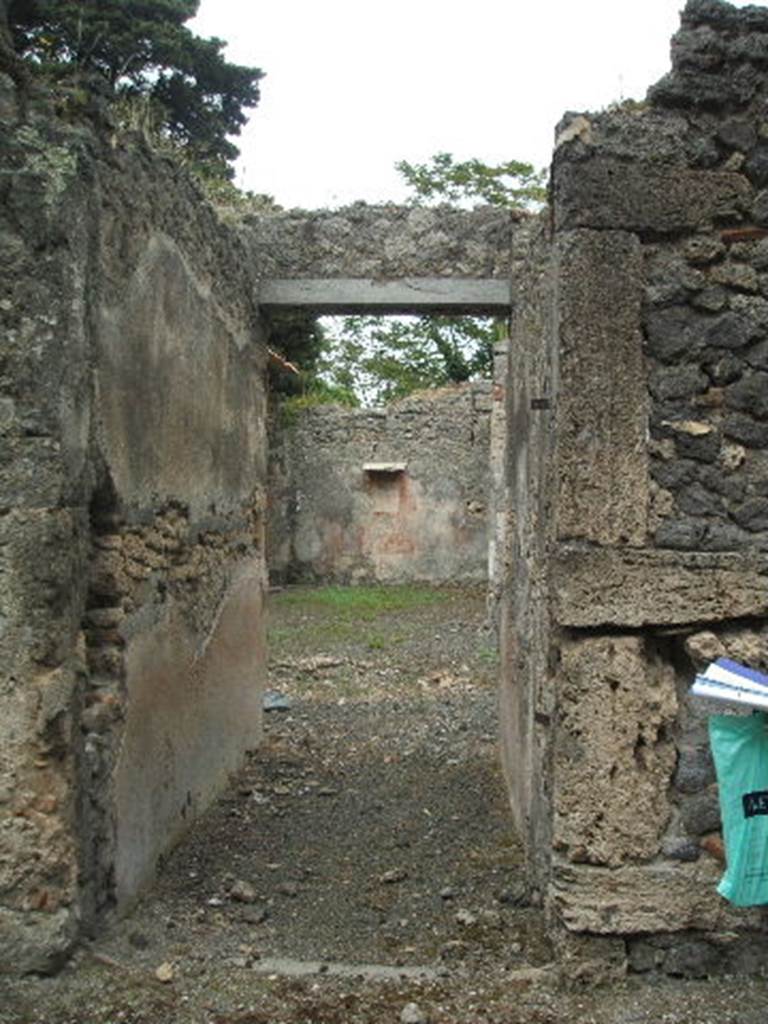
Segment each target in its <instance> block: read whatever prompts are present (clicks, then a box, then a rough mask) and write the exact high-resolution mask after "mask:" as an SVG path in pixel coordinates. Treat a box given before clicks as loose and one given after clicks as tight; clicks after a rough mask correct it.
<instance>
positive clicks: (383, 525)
mask: <svg viewBox="0 0 768 1024" xmlns="http://www.w3.org/2000/svg"><path fill="white" fill-rule="evenodd" d="M491 403H492V395H491V385H490V382H477V383H475V384H467V385H461V386H456V387H448V388H442V389H439V390H437V391H425V392H421V393H419V394H415V395H412V396H410V397H408V398H406V399H402V400H401V401H399V402H396V403H394V404H391V405H389V406H386V407H384V408H381V409H360V410H357V409H344V408H341V407H339V406H316V407H314V408H310V409H306V410H304V411H302V412H300V413H299V414H298V415H297V416H295V417H293V416H292V417H291V418H290V419H289V420H287V421H286V419H285V417H284V416H283V418H282V419H281V417H280V413H279V410H278V413H277V415H276V416H275V419H274V422H273V425H272V428H271V440H272V445H271V467H270V498H269V504H270V512H269V529H268V561H269V567H270V574H271V577H272V579H273V580H274V581H276V582H280V581H283V582H284V581H289V582H295V581H299V580H303V581H313V580H316V581H320V580H322V581H336V582H348V583H357V582H380V583H403V582H412V581H422V582H432V583H467V582H474V583H481V582H484V581H485V580H486V578H487V572H488V569H487V547H488V514H489V513H488V503H489V497H490V493H489V492H490V477H489V458H490V413H491Z"/></svg>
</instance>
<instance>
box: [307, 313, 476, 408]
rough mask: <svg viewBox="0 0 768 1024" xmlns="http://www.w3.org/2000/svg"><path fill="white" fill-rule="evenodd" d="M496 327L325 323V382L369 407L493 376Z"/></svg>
mask: <svg viewBox="0 0 768 1024" xmlns="http://www.w3.org/2000/svg"><path fill="white" fill-rule="evenodd" d="M495 339H496V330H495V328H494V322H493V321H492V320H490V319H488V318H486V317H471V316H460V317H445V316H419V317H381V316H349V317H344V318H342V319H336V318H334V319H333V320H332V321H326V322H325V324H324V329H323V341H324V352H323V354H322V355H321V357H320V358H319V359H318V361H317V364H316V365H317V372H318V374H319V375H320V377H321V379H323V380H326V381H328V382H329V383H331V384H332V385H334V386H339V387H344V388H346V389H347V390H350V389H351V390H352V391H353V392H354V393H355V394H357V395H359V396H360V397H361V398H362V399H363V400H364V401H366V402H369V403H380V402H390V401H393V400H395V399H397V398H403V397H404V396H405V395H408V394H410V393H411V392H412V391H418V390H422V389H425V388H436V387H442V386H443V385H446V384H452V383H460V382H462V381H466V380H470V379H471V378H473V377H486V376H489V375H490V372H491V368H492V365H493V344H494V341H495Z"/></svg>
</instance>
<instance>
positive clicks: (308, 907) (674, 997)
mask: <svg viewBox="0 0 768 1024" xmlns="http://www.w3.org/2000/svg"><path fill="white" fill-rule="evenodd" d="M406 603H407V605H408V607H407V609H406V610H403V609H402V608H401V609H397V608H393V609H390V610H387V609H384V610H379V609H377V608H376V607H375V606H373V607H371V608H363V609H362V612H360V611H359V610H358V611H354V610H350V609H348V608H347V609H345V607H344V606H342V607H341V608H338V607H332V606H327V605H322V604H318V603H317V601H316V594H315V593H314V592H312V591H300V590H292V591H290V592H286V593H284V594H277V595H275V596H274V597H273V599H272V602H271V627H270V636H271V652H272V653H271V664H270V683H269V685H270V689H271V691H272V694H273V698H274V700H273V702H274V703H276V704H278V705H284V704H286V703H287V704H288V705H289V707H288V708H287V709H282V710H277V709H276V710H272V711H269V712H268V713H267V714H266V736H265V742H264V745H263V747H262V748H261V749H260V750H259V751H258V752H257V753H256V754H254V755H252V756H251V757H250V758H249V760H248V763H247V765H246V767H245V768H244V770H243V772H242V773H241V774H240V776H239V777H238V778H237V779H235V780H233V782H232V785H231V787H230V788H229V790H228V791H227V793H226V794H224V796H223V797H222V799H221V800H220V801H219V802H218V803H217V805H216V806H215V807H214V808H212V810H211V811H210V813H209V814H208V815H206V816H205V817H204V818H203V819H202V820H201V821H199V822H198V823H197V824H196V825H195V826H194V828H193V829H192V831H191V833H190V834H189V835H188V837H187V838H186V839H185V841H184V842H183V843H182V844H181V845H180V846H179V847H178V848H177V850H176V851H175V852H174V853H173V854H172V855H171V856H170V857H169V858H168V860H167V862H166V863H165V865H164V866H163V868H162V870H161V872H160V874H159V877H158V881H157V884H156V886H155V887H154V889H153V890H152V892H151V893H150V894H148V896H147V897H146V898H145V899H144V900H143V901H142V903H141V904H140V905H139V906H138V907H137V908H136V910H135V912H134V913H133V914H132V915H131V916H130V917H129V918H127V919H125V920H123V921H121V922H118V923H116V924H115V925H113V927H112V928H111V929H110V930H109V931H108V933H107V934H106V935H104V936H101V937H100V938H99V940H98V941H97V942H94V943H93V944H92V945H91V946H89V947H87V948H85V949H83V951H82V952H81V953H79V954H78V956H77V957H76V959H75V961H74V964H73V966H72V967H71V968H70V969H68V970H67V971H65V972H64V973H63V974H62V975H61V976H60V977H59V978H56V979H30V980H27V981H25V982H23V983H21V984H15V985H11V986H9V987H8V992H7V993H6V997H5V999H4V1000H3V999H0V1022H2V1024H6V1022H9V1024H11V1022H12V1024H21V1022H24V1024H42V1022H45V1024H75V1022H77V1024H91V1022H93V1024H119V1022H125V1024H164V1022H178V1024H302V1022H307V1024H326V1022H327V1024H333V1022H339V1024H341V1022H349V1024H354V1022H358V1021H359V1022H371V1024H373V1022H384V1021H392V1022H395V1024H397V1022H401V1021H402V1022H406V1024H407V1022H408V1021H410V1022H411V1024H424V1022H425V1021H429V1022H431V1024H439V1022H444V1024H453V1022H471V1021H478V1022H479V1021H491V1022H498V1024H516V1022H518V1021H520V1022H522V1021H526V1022H530V1024H550V1022H555V1021H560V1020H563V1021H565V1020H567V1021H584V1022H585V1024H586V1022H588V1021H591V1022H594V1024H635V1022H643V1021H648V1022H650V1021H654V1022H662V1021H674V1022H680V1024H684V1022H687V1021H691V1022H692V1024H693V1022H694V1021H695V1022H696V1024H706V1022H708V1021H715V1020H716V1021H717V1022H718V1024H728V1022H734V1024H735V1022H737V1021H738V1022H740V1024H751V1022H752V1021H755V1022H757V1021H758V1020H759V1021H761V1022H763V1021H764V1020H765V1017H766V1011H767V1009H768V998H766V993H765V988H764V982H763V981H761V980H760V979H746V980H745V979H740V980H736V981H728V980H725V981H723V980H721V981H718V982H717V983H714V982H713V983H703V982H697V983H684V982H682V981H681V982H665V983H659V984H657V985H649V984H643V983H642V982H637V981H633V982H628V983H626V984H624V985H622V986H618V987H616V988H615V989H612V990H611V991H610V992H607V991H605V990H603V991H601V992H584V993H567V992H560V991H558V989H557V987H556V984H555V976H556V975H555V970H554V968H553V966H552V956H553V954H552V951H551V949H550V948H549V946H548V943H547V940H546V936H545V933H544V927H543V921H542V914H541V911H540V910H539V909H538V908H537V907H536V906H532V905H531V903H530V899H529V895H530V894H529V893H528V892H527V890H526V886H525V881H524V874H523V871H522V852H521V849H520V846H519V844H518V842H517V840H516V837H515V835H514V832H513V830H512V826H511V821H510V817H509V813H508V810H507V806H506V799H505V796H504V792H503V789H502V784H501V778H500V771H499V767H498V762H497V744H496V731H497V722H496V695H495V675H496V658H495V653H494V648H493V644H492V642H491V639H490V637H489V635H488V633H487V632H486V630H485V629H484V626H483V621H484V599H483V595H482V594H481V593H479V592H476V591H459V590H455V591H449V592H443V593H442V594H437V595H436V594H431V595H430V594H421V595H419V594H418V593H416V594H411V595H410V596H407V600H406ZM0 984H1V983H0Z"/></svg>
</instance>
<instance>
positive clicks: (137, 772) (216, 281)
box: [0, 76, 266, 973]
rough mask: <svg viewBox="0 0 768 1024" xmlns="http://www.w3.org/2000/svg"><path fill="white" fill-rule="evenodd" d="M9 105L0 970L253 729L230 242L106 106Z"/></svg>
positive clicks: (84, 919)
mask: <svg viewBox="0 0 768 1024" xmlns="http://www.w3.org/2000/svg"><path fill="white" fill-rule="evenodd" d="M19 113H20V111H19V107H18V103H17V97H16V94H15V92H14V90H13V88H12V86H11V84H10V82H9V81H8V80H7V79H5V78H2V76H0V118H1V119H2V124H0V166H1V167H2V182H3V184H2V187H1V188H0V263H1V264H2V270H1V272H0V321H1V323H2V360H1V361H0V367H1V369H0V432H1V433H2V447H1V448H0V451H1V453H2V454H1V455H0V571H1V572H2V587H1V588H0V708H1V713H0V973H2V972H6V971H21V972H24V971H31V970H37V971H45V970H51V969H54V968H56V967H57V966H59V965H60V964H61V963H62V962H63V960H64V958H65V957H66V955H67V953H68V951H69V950H70V948H71V946H72V944H73V942H74V941H75V940H76V939H77V938H78V936H80V935H82V934H83V932H84V931H85V932H87V931H88V930H89V929H91V928H94V927H97V926H98V924H99V922H100V921H101V920H102V919H103V917H104V915H105V914H106V913H108V912H110V911H111V910H113V909H115V908H118V909H119V908H122V907H125V906H127V905H128V904H129V903H130V901H131V899H132V898H133V897H134V896H135V895H136V893H137V892H138V891H139V890H140V889H141V887H142V886H144V885H145V884H146V883H147V882H148V881H149V880H150V879H151V877H152V874H153V872H154V868H155V865H156V862H157V858H158V856H159V854H160V853H162V852H163V851H164V850H166V849H167V848H168V846H169V844H170V843H172V842H173V841H174V840H175V839H176V838H177V837H178V836H179V835H180V834H181V833H182V831H183V829H184V828H185V827H186V825H188V824H189V823H190V822H191V821H192V820H193V818H194V816H195V815H196V814H197V813H199V811H200V810H201V809H202V808H204V807H205V806H206V804H207V803H208V802H209V801H210V799H211V798H212V797H213V795H215V793H216V792H218V790H219V789H220V788H221V786H222V785H223V784H224V782H225V781H226V778H227V773H228V772H230V771H231V770H233V769H235V768H236V767H237V766H238V765H239V763H240V760H241V758H242V756H243V753H244V752H245V750H247V749H248V748H250V747H252V746H254V745H255V744H256V742H257V741H258V738H259V734H260V688H261V686H262V677H263V657H264V650H263V647H264V645H263V635H262V634H263V630H262V616H261V602H262V593H263V586H264V557H263V523H262V519H263V507H264V493H263V492H264V483H265V475H266V472H265V436H264V422H265V416H264V386H263V376H264V374H263V371H264V361H265V349H264V346H263V345H262V343H261V342H260V327H259V321H258V314H257V310H256V307H255V306H254V304H253V301H252V299H251V292H252V289H251V287H250V286H249V282H248V280H247V279H246V277H245V276H244V273H243V269H242V268H243V267H244V266H245V265H246V263H247V261H246V259H245V257H244V253H243V250H242V249H241V248H240V247H239V243H238V242H237V241H236V240H235V239H234V238H233V237H232V236H231V235H229V234H228V233H226V232H225V231H223V230H222V228H221V227H220V226H219V224H218V223H217V221H216V218H215V216H214V215H213V212H212V211H211V210H210V208H208V207H207V206H206V205H205V204H204V203H203V202H202V201H201V199H200V197H199V196H198V194H197V193H196V191H195V190H194V188H193V186H192V185H191V184H190V182H189V180H188V179H187V178H186V177H185V176H184V175H183V174H181V173H179V172H178V171H176V170H175V169H174V167H173V165H171V164H170V163H168V162H166V161H163V160H162V159H158V158H156V157H154V156H152V155H151V154H150V153H149V152H148V150H147V149H146V148H145V147H144V146H143V145H142V143H141V142H140V140H136V139H130V138H124V137H120V136H118V135H116V134H115V133H114V126H113V125H112V124H111V122H110V121H109V120H108V116H107V115H105V114H104V113H103V112H101V113H100V112H99V110H98V108H95V109H94V110H91V111H90V112H89V111H85V112H83V113H82V115H81V116H80V117H79V118H78V117H70V118H69V119H67V120H62V119H60V118H59V117H57V116H56V114H55V113H54V111H53V110H52V109H51V108H49V107H48V106H47V105H46V103H45V101H44V99H41V98H39V97H38V98H37V99H35V100H34V102H32V103H30V104H29V105H28V110H27V117H26V119H25V120H20V119H19ZM104 117H107V119H106V120H103V118H104Z"/></svg>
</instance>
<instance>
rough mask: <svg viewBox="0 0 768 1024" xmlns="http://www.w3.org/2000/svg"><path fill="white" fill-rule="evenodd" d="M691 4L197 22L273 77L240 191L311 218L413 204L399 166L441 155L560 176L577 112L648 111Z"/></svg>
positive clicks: (514, 3) (205, 17) (258, 16)
mask: <svg viewBox="0 0 768 1024" xmlns="http://www.w3.org/2000/svg"><path fill="white" fill-rule="evenodd" d="M681 6H682V0H581V2H575V0H526V2H524V3H523V2H521V0H506V2H501V0H472V2H469V3H461V4H459V3H455V2H451V0H385V2H384V3H373V2H371V0H368V2H367V3H366V2H365V0H320V2H313V0H262V2H260V3H253V2H251V0H202V2H201V5H200V13H199V16H198V17H197V19H196V20H195V21H194V22H192V23H190V24H191V27H192V29H193V30H194V31H195V32H196V33H197V34H199V35H203V36H214V35H215V36H218V37H219V38H221V39H225V40H227V41H228V44H229V45H228V46H227V49H226V51H225V52H226V56H227V58H228V59H229V60H231V61H234V62H236V63H238V64H247V65H251V66H256V67H260V68H261V69H262V70H263V71H264V72H265V73H266V77H265V78H264V80H263V82H262V99H261V102H260V104H259V106H258V107H257V108H256V109H255V110H254V111H252V113H251V115H250V121H249V124H248V125H247V127H246V128H245V129H244V131H243V134H242V136H241V137H240V139H239V141H238V145H239V147H240V149H241V151H242V155H241V158H240V161H239V163H238V168H237V178H236V181H237V184H238V185H239V186H240V187H241V188H246V189H250V190H252V191H254V192H267V193H269V194H271V195H273V196H274V197H275V199H276V200H277V201H278V202H279V203H281V204H282V205H283V206H304V207H309V208H312V207H319V206H338V205H341V204H343V203H347V202H351V201H353V200H355V199H365V200H367V201H368V202H375V201H378V200H392V201H398V200H402V199H403V198H404V196H405V190H404V187H403V185H402V183H401V182H400V178H399V176H398V175H397V173H396V172H395V170H394V168H393V164H394V163H395V161H397V160H400V159H406V160H409V161H421V160H426V159H428V158H429V157H430V156H431V155H432V154H433V153H436V152H439V151H448V152H451V153H453V154H454V155H455V156H457V157H459V158H466V157H470V156H477V157H479V158H480V159H482V160H485V161H486V162H488V163H494V162H498V161H502V160H508V159H519V160H527V161H530V162H532V163H534V164H536V165H537V166H544V165H546V164H547V163H548V162H549V156H550V153H551V147H552V138H553V130H554V126H555V124H556V123H557V121H558V120H559V119H560V117H561V115H562V114H563V113H564V112H565V111H566V110H599V109H600V108H602V107H604V106H606V105H608V104H609V103H611V102H613V101H615V100H618V99H623V98H624V99H625V98H628V97H633V98H636V99H640V98H642V97H643V96H644V94H645V91H646V89H647V87H648V86H649V85H650V84H652V83H653V82H655V81H656V80H657V79H658V78H660V77H661V76H662V75H663V74H664V73H665V72H666V71H667V70H668V68H669V40H670V37H671V35H672V33H673V32H674V31H675V29H676V28H677V25H678V23H679V16H678V10H679V8H680V7H681ZM736 6H745V4H744V3H743V2H737V3H736Z"/></svg>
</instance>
